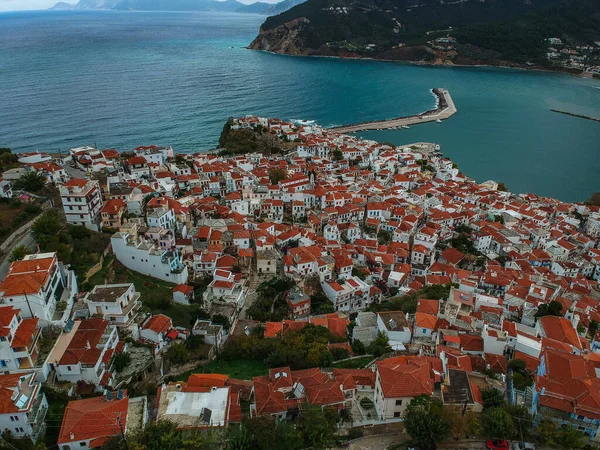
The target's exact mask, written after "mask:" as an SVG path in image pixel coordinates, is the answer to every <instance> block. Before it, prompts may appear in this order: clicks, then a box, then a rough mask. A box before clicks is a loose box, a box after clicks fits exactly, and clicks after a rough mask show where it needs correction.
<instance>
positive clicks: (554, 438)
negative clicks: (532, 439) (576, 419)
mask: <svg viewBox="0 0 600 450" xmlns="http://www.w3.org/2000/svg"><path fill="white" fill-rule="evenodd" d="M535 433H536V435H538V437H539V438H540V440H541V441H542V443H543V444H544V445H546V446H548V447H552V448H560V449H561V450H575V449H580V448H582V447H584V446H585V445H586V443H588V442H589V437H588V436H586V435H585V433H583V432H581V431H579V430H577V429H575V428H573V427H571V426H569V425H558V424H557V423H556V422H553V421H551V420H542V421H541V422H540V424H539V425H538V426H537V427H536V430H535Z"/></svg>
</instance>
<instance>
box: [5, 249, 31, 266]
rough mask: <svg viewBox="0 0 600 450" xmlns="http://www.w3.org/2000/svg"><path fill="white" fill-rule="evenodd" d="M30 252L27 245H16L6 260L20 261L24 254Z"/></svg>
mask: <svg viewBox="0 0 600 450" xmlns="http://www.w3.org/2000/svg"><path fill="white" fill-rule="evenodd" d="M30 253H31V250H30V249H29V247H27V246H25V245H17V246H16V247H15V248H13V249H12V251H11V252H10V255H9V257H8V260H9V261H10V262H14V261H20V260H21V259H23V258H24V257H25V255H29V254H30Z"/></svg>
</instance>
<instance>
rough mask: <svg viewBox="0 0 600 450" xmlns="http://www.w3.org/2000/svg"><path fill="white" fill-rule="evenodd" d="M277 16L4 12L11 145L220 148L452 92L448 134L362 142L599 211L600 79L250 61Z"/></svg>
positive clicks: (403, 134) (392, 135)
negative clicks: (237, 135)
mask: <svg viewBox="0 0 600 450" xmlns="http://www.w3.org/2000/svg"><path fill="white" fill-rule="evenodd" d="M263 21H264V17H263V16H260V15H252V14H235V13H207V12H198V13H166V12H153V13H148V12H113V11H93V12H91V11H88V12H70V11H38V12H12V13H0V147H10V148H12V149H13V150H14V151H17V152H24V151H34V150H39V151H46V152H59V151H60V152H65V151H67V150H68V149H69V148H72V147H76V146H82V145H95V146H97V147H100V148H115V149H117V150H121V151H124V150H129V149H131V148H133V147H136V146H138V145H150V144H156V145H172V146H173V148H174V149H175V151H176V152H181V153H183V152H198V151H206V150H209V149H213V148H215V147H216V146H217V143H218V138H219V134H220V132H221V130H222V127H223V124H224V123H225V121H226V120H227V118H228V116H242V115H246V114H256V115H262V116H269V117H279V118H282V119H304V120H315V121H317V122H318V123H320V124H322V125H325V126H327V125H341V124H347V123H355V122H361V121H367V120H374V119H385V118H391V117H397V116H402V115H408V114H415V113H419V112H422V111H425V110H427V109H430V108H432V107H434V106H435V98H434V96H433V95H432V93H431V89H432V88H434V87H443V88H446V89H448V90H449V91H450V93H451V95H452V97H453V99H454V102H455V104H456V106H457V108H458V113H457V114H456V115H455V116H453V117H451V118H450V119H449V120H446V121H444V122H443V123H435V122H434V123H428V124H422V125H417V126H412V127H411V128H410V129H402V130H382V131H372V132H366V133H362V134H361V136H362V137H364V138H369V139H375V140H379V141H386V142H391V143H393V144H396V145H402V144H409V143H413V142H421V141H427V142H435V143H438V144H440V146H441V150H442V152H443V153H444V155H446V156H448V157H449V158H451V159H452V160H454V161H455V162H456V163H457V164H458V165H459V167H460V169H461V170H462V171H463V172H464V173H465V174H466V175H467V176H470V177H472V178H474V179H476V180H477V181H479V182H482V181H486V180H488V179H494V180H496V181H501V182H504V183H505V184H506V185H507V186H508V188H509V189H510V190H512V191H513V192H517V193H521V192H533V193H536V194H538V195H544V196H552V197H556V198H559V199H561V200H565V201H584V200H586V199H587V198H589V196H590V195H591V194H592V193H593V192H596V191H600V123H599V122H593V121H589V120H584V119H580V118H576V117H570V116H565V115H561V114H557V113H554V112H551V109H552V108H555V109H561V110H566V111H570V112H573V113H578V114H585V115H589V116H595V117H600V81H598V80H591V79H583V78H579V77H574V76H570V75H564V74H557V73H544V72H535V71H525V70H513V69H501V68H484V67H480V68H453V67H452V68H451V67H427V66H418V65H410V64H402V63H392V62H379V61H370V60H340V59H332V58H309V57H292V56H281V55H273V54H269V53H265V52H258V51H251V50H247V49H246V48H245V46H247V45H248V44H249V43H250V42H251V41H252V39H253V38H254V37H255V36H256V34H257V31H258V29H259V27H260V25H261V23H262V22H263Z"/></svg>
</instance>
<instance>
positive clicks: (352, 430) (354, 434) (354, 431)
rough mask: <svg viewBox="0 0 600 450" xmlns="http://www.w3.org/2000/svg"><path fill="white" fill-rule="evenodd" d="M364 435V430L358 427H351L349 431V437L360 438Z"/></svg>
mask: <svg viewBox="0 0 600 450" xmlns="http://www.w3.org/2000/svg"><path fill="white" fill-rule="evenodd" d="M363 436H364V433H363V432H362V430H359V429H358V428H350V431H348V439H358V438H361V437H363Z"/></svg>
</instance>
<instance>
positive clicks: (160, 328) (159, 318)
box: [142, 314, 173, 334]
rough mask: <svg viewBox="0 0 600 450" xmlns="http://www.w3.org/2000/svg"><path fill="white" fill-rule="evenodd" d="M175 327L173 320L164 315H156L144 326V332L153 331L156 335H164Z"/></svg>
mask: <svg viewBox="0 0 600 450" xmlns="http://www.w3.org/2000/svg"><path fill="white" fill-rule="evenodd" d="M172 327H173V322H172V321H171V318H170V317H168V316H165V315H164V314H156V315H155V316H152V317H150V318H149V319H148V320H147V321H146V323H145V324H144V325H143V326H142V329H144V330H152V331H154V332H155V333H157V334H158V333H164V332H166V331H167V330H169V329H170V328H172Z"/></svg>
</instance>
